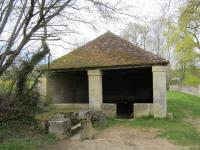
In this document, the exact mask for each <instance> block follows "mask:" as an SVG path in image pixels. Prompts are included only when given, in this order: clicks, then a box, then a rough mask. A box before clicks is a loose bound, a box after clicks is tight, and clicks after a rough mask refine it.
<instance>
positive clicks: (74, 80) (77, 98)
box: [51, 71, 89, 103]
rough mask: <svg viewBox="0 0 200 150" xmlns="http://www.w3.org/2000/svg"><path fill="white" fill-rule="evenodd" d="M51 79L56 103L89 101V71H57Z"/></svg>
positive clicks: (53, 97)
mask: <svg viewBox="0 0 200 150" xmlns="http://www.w3.org/2000/svg"><path fill="white" fill-rule="evenodd" d="M51 80H52V82H51V83H52V84H53V86H52V87H53V89H52V90H53V91H54V92H52V95H51V96H52V99H53V102H54V103H89V95H88V76H87V71H70V72H56V73H54V74H53V75H52V78H51Z"/></svg>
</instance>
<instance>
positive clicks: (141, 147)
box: [45, 126, 187, 150]
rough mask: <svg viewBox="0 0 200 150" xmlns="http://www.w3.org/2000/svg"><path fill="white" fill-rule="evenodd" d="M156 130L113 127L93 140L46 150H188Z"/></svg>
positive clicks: (69, 140)
mask: <svg viewBox="0 0 200 150" xmlns="http://www.w3.org/2000/svg"><path fill="white" fill-rule="evenodd" d="M157 132H158V130H156V129H138V128H129V127H121V126H117V127H112V128H108V129H105V130H103V131H101V132H98V133H96V135H95V137H94V139H93V140H84V141H79V140H76V138H75V137H74V138H71V139H66V140H63V141H60V142H58V143H57V144H55V145H51V146H48V147H46V148H45V149H46V150H147V149H148V150H186V149H187V148H186V147H181V146H178V145H174V144H172V143H170V142H169V141H167V140H166V139H164V138H158V137H156V135H157Z"/></svg>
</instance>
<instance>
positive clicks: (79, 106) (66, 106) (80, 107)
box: [50, 103, 89, 110]
mask: <svg viewBox="0 0 200 150" xmlns="http://www.w3.org/2000/svg"><path fill="white" fill-rule="evenodd" d="M50 107H51V108H55V109H75V110H88V109H89V104H80V103H79V104H73V103H71V104H70V103H68V104H51V105H50Z"/></svg>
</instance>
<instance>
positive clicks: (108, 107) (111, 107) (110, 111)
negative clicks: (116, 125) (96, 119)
mask: <svg viewBox="0 0 200 150" xmlns="http://www.w3.org/2000/svg"><path fill="white" fill-rule="evenodd" d="M102 111H103V113H104V114H105V115H106V116H109V117H116V114H117V108H116V104H111V103H103V104H102Z"/></svg>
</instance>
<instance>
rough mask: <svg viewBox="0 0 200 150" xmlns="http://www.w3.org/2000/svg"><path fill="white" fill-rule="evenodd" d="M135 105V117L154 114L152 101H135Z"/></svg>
mask: <svg viewBox="0 0 200 150" xmlns="http://www.w3.org/2000/svg"><path fill="white" fill-rule="evenodd" d="M133 107H134V108H133V110H134V118H140V117H143V116H149V115H152V114H153V104H151V103H135V104H134V105H133Z"/></svg>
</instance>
